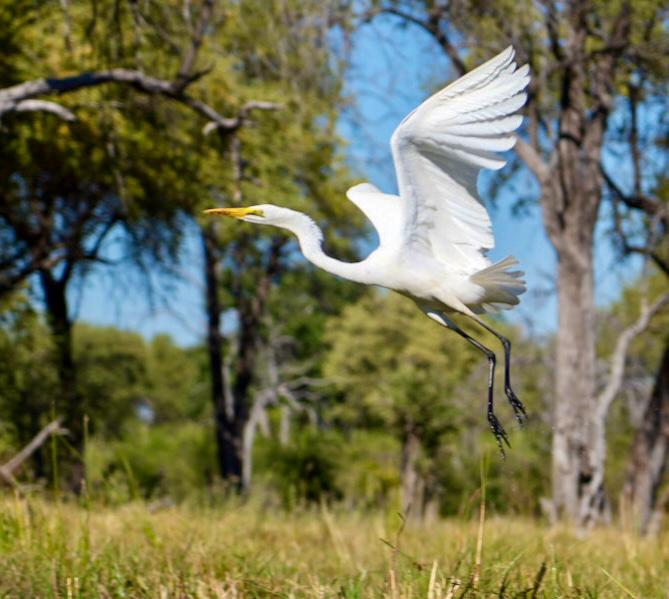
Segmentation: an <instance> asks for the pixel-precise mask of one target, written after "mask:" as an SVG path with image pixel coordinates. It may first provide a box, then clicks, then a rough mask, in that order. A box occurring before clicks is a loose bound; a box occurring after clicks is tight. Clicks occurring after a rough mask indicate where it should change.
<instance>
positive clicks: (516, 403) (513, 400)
mask: <svg viewBox="0 0 669 599" xmlns="http://www.w3.org/2000/svg"><path fill="white" fill-rule="evenodd" d="M504 392H505V393H506V397H507V398H508V400H509V403H510V404H511V407H512V408H513V413H514V414H515V416H516V420H517V421H518V423H519V424H520V426H525V423H526V422H527V411H526V410H525V406H524V405H523V402H522V401H520V400H519V399H518V397H517V396H516V394H515V393H514V392H513V389H512V388H511V387H507V388H506V389H504Z"/></svg>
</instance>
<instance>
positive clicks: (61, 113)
mask: <svg viewBox="0 0 669 599" xmlns="http://www.w3.org/2000/svg"><path fill="white" fill-rule="evenodd" d="M13 110H15V111H16V112H50V113H52V114H55V115H56V116H58V117H60V118H61V119H63V120H64V121H70V122H72V121H76V120H77V117H75V116H74V114H73V113H72V112H70V111H69V110H68V109H67V108H65V107H64V106H61V105H60V104H56V103H55V102H47V101H46V100H23V101H22V102H18V103H17V104H14V106H13ZM2 112H5V111H4V110H3V109H2V107H0V114H2Z"/></svg>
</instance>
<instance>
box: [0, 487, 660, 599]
mask: <svg viewBox="0 0 669 599" xmlns="http://www.w3.org/2000/svg"><path fill="white" fill-rule="evenodd" d="M480 539H482V541H481V546H480V550H478V551H477V543H478V542H479V540H480ZM0 596H2V597H21V598H23V597H67V598H80V597H158V598H161V599H163V598H168V597H169V598H171V597H198V598H204V597H343V598H357V597H382V596H386V597H392V598H394V599H399V598H408V597H416V598H417V597H424V598H426V599H428V598H429V599H441V598H446V597H449V598H453V599H454V598H456V597H527V598H531V597H551V598H554V597H593V598H594V597H602V598H603V597H611V598H619V597H638V598H644V599H646V598H662V597H669V537H668V536H667V535H666V534H665V536H663V537H661V538H659V539H653V540H641V539H638V538H636V537H634V536H632V535H630V534H627V533H625V532H622V531H619V530H615V529H607V530H599V531H593V532H591V533H590V534H588V535H587V536H585V537H582V538H581V537H579V536H577V535H576V534H575V533H573V532H571V531H570V530H568V529H566V528H549V527H546V526H543V525H541V524H538V523H536V522H533V521H530V520H524V519H512V518H497V517H492V518H490V519H487V520H486V522H485V535H484V536H481V528H480V524H479V521H478V519H472V520H471V521H461V520H439V521H434V522H429V523H422V524H421V523H415V522H411V521H409V522H401V520H400V518H399V517H398V516H397V515H396V514H382V513H362V512H355V513H346V512H339V511H332V512H331V511H329V510H328V509H327V508H325V507H321V508H320V509H314V510H312V511H307V510H303V511H299V510H298V511H293V512H290V513H287V512H280V511H277V510H276V509H274V508H272V509H269V508H263V506H261V505H252V504H246V505H241V504H234V503H230V504H227V505H224V506H218V507H188V506H179V507H177V506H172V507H169V506H168V507H160V506H151V505H147V504H144V503H133V504H128V505H125V506H121V507H115V508H109V507H97V506H95V505H90V506H88V507H85V506H84V507H81V506H78V505H75V504H73V503H66V502H60V503H48V502H46V501H43V500H40V499H21V498H18V497H11V496H8V497H5V498H3V499H0Z"/></svg>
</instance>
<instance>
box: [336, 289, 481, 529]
mask: <svg viewBox="0 0 669 599" xmlns="http://www.w3.org/2000/svg"><path fill="white" fill-rule="evenodd" d="M328 337H329V343H330V344H331V346H332V349H331V350H330V352H329V354H328V356H327V359H326V363H325V375H326V377H328V378H329V379H330V380H331V381H333V382H335V384H336V385H337V387H338V388H340V389H341V390H342V391H343V392H344V393H345V394H346V395H345V397H346V400H345V401H344V402H343V403H342V406H341V409H340V410H339V412H340V416H339V418H340V419H342V420H343V421H344V422H346V421H348V422H354V423H358V425H361V424H362V425H363V426H368V427H369V426H371V427H380V428H385V429H389V430H392V431H393V434H394V435H395V436H396V437H397V438H398V439H399V440H400V443H401V448H402V449H401V459H400V464H401V465H400V470H401V480H402V498H403V499H402V506H403V511H404V512H405V513H411V514H413V515H414V516H421V515H422V514H423V513H424V511H425V510H426V509H428V508H429V507H430V503H432V504H433V505H434V504H436V503H437V498H438V495H439V493H440V489H439V486H438V484H437V483H438V480H437V475H436V472H437V471H436V467H437V465H438V463H439V461H440V460H442V459H444V455H446V454H447V453H448V451H449V446H450V445H451V444H452V443H453V438H454V432H455V431H457V430H458V429H459V428H461V427H462V426H463V420H462V419H463V414H462V413H461V412H460V411H459V410H457V409H456V406H459V405H461V403H460V402H456V400H455V396H456V395H457V394H459V393H460V392H461V388H462V386H463V383H464V382H465V381H466V380H467V379H468V374H469V373H471V372H472V370H474V369H475V365H476V364H477V363H480V355H479V354H478V352H477V351H476V350H475V349H472V348H470V347H469V346H467V345H465V346H464V347H463V346H459V345H457V344H456V343H455V342H453V338H452V337H451V336H449V335H447V334H444V331H443V330H441V329H440V328H439V327H437V326H435V325H434V323H433V322H432V321H431V320H429V319H427V318H425V316H424V315H423V314H420V313H418V312H416V310H415V306H414V305H413V304H412V303H411V302H409V301H407V300H406V299H405V298H402V297H400V296H399V295H396V294H391V295H388V296H382V295H380V294H376V295H370V296H366V297H363V298H362V299H361V300H360V301H359V302H357V303H356V304H353V305H351V306H348V307H347V308H345V309H344V310H343V312H342V314H341V316H340V317H338V318H335V319H332V320H331V321H330V323H329V325H328Z"/></svg>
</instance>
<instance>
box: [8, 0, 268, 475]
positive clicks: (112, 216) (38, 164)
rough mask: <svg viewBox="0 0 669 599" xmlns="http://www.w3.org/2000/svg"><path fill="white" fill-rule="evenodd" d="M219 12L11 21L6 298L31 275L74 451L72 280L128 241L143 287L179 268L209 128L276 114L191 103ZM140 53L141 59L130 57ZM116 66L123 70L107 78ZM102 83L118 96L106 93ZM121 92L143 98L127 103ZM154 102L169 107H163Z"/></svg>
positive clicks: (122, 9)
mask: <svg viewBox="0 0 669 599" xmlns="http://www.w3.org/2000/svg"><path fill="white" fill-rule="evenodd" d="M5 4H6V3H5ZM214 5H215V2H204V3H203V4H202V5H201V6H200V7H199V10H198V11H197V12H196V11H194V9H193V8H192V7H189V8H188V10H187V11H182V10H181V7H180V6H177V5H176V4H174V5H172V6H169V7H164V6H162V3H152V2H150V3H145V4H144V5H142V6H141V7H140V6H138V5H135V4H134V3H121V4H118V3H114V4H113V5H112V3H102V4H99V5H98V4H96V5H95V6H94V7H91V6H89V5H88V4H86V3H76V4H72V5H70V4H69V3H67V4H62V3H61V4H57V3H48V4H46V5H44V6H42V7H40V8H39V9H36V8H34V7H32V6H30V7H28V8H29V9H30V10H34V11H35V13H34V14H32V13H31V18H30V19H27V20H23V19H16V21H15V22H11V26H10V28H9V31H10V33H9V34H7V36H6V37H7V38H8V41H9V42H11V43H10V44H8V47H9V49H10V50H13V51H14V54H10V55H9V56H8V57H7V63H8V64H9V65H10V66H11V68H5V71H4V72H3V73H2V74H3V75H5V76H6V77H7V78H6V79H3V80H0V86H5V87H4V89H0V113H1V114H2V115H5V119H4V120H3V125H4V130H3V132H2V133H3V136H4V137H6V138H7V140H8V142H7V143H3V145H2V150H1V151H2V171H1V173H2V179H3V181H4V182H5V185H3V194H4V197H3V202H2V208H0V225H1V226H0V241H2V246H1V247H0V291H3V290H4V291H7V290H11V289H13V288H14V287H15V286H16V285H17V284H19V283H21V282H22V281H24V280H25V279H26V278H27V277H30V276H32V275H36V276H37V278H38V281H39V287H40V288H41V291H42V297H43V299H44V303H45V306H46V309H47V313H48V323H49V326H50V329H51V332H52V335H53V338H54V340H55V346H56V349H57V356H58V358H57V362H58V375H59V386H60V397H59V400H58V404H59V409H62V411H63V413H64V415H65V418H66V426H67V427H68V429H69V430H70V432H71V437H72V442H73V445H74V447H75V449H78V450H80V449H81V443H82V435H83V429H82V426H83V425H82V422H83V410H82V406H83V401H82V397H81V396H80V395H79V393H78V391H77V389H78V385H77V381H76V364H75V362H74V360H73V357H72V320H71V318H72V317H71V314H70V310H69V307H68V289H69V287H70V284H71V282H72V281H73V280H74V279H75V278H77V277H79V278H81V277H83V276H85V274H86V273H87V272H88V271H89V270H90V268H91V266H92V265H95V264H97V265H101V264H108V263H110V262H112V261H113V260H115V258H112V257H111V256H110V253H109V247H110V245H111V244H110V240H113V241H115V242H118V241H119V240H121V241H123V242H124V245H125V247H124V250H125V251H124V253H125V256H123V258H126V257H127V258H130V259H131V260H132V261H133V262H134V264H135V265H136V266H137V267H138V268H139V270H140V272H141V273H142V274H143V275H144V280H145V281H147V282H149V281H150V280H151V275H152V271H155V270H156V266H159V265H166V264H169V263H170V262H172V261H174V259H175V255H176V249H177V247H178V242H179V237H180V232H181V230H182V229H183V226H182V220H180V217H181V215H182V214H183V211H184V210H188V209H189V207H191V206H192V199H191V198H193V197H197V196H198V195H202V194H203V193H204V187H201V186H199V185H198V176H197V175H198V173H197V171H196V169H195V166H196V165H197V164H199V163H198V162H197V161H196V160H195V159H194V157H193V153H192V148H193V147H195V144H196V142H195V140H197V139H198V138H201V137H202V135H203V134H202V132H201V129H202V125H203V124H204V123H206V124H207V130H208V131H212V130H214V131H218V132H219V134H220V135H222V136H227V135H228V134H229V133H230V132H232V131H235V130H236V129H238V128H239V127H240V126H241V124H242V122H243V120H244V119H245V118H246V116H247V114H248V112H249V111H250V110H252V109H254V108H268V107H272V108H273V107H274V106H267V105H265V104H262V103H258V102H252V101H251V102H248V103H246V104H243V105H242V106H236V107H235V109H236V114H237V116H236V117H234V118H225V117H223V116H222V115H221V113H220V112H218V111H217V110H215V109H214V108H212V107H211V105H210V104H207V103H205V102H203V101H202V100H201V99H199V98H197V97H194V96H192V95H190V94H189V93H187V88H189V87H190V86H191V85H192V84H194V83H195V82H196V81H198V80H199V79H201V78H202V77H203V76H204V75H205V74H207V71H206V70H205V71H197V72H196V71H195V70H194V69H195V62H196V58H197V53H198V49H199V46H200V45H201V43H202V38H203V36H204V33H205V30H206V29H207V28H208V27H209V26H210V25H212V23H214V21H213V17H214ZM0 15H2V16H3V17H4V16H7V17H8V18H11V17H12V15H13V9H12V8H11V7H9V6H5V5H4V4H3V5H2V10H1V11H0ZM156 17H160V18H159V19H157V18H156ZM217 18H218V17H217ZM53 20H55V21H57V22H58V21H60V22H62V23H63V24H64V28H65V30H66V31H67V35H65V36H64V37H61V36H60V35H59V34H57V33H54V32H53V30H52V28H51V23H52V21H53ZM160 20H162V21H164V22H160ZM15 23H18V25H16V24H15ZM155 23H160V24H155ZM138 28H139V29H138ZM139 30H141V33H142V35H141V36H139V37H138V36H137V35H135V34H137V33H138V31H139ZM165 30H168V31H169V35H168V36H167V40H166V39H164V37H163V36H164V33H165ZM36 37H39V38H40V40H42V41H43V42H45V43H42V44H40V45H39V48H40V50H39V51H41V52H42V56H41V59H42V60H37V58H39V57H38V56H37V55H36V54H34V55H33V60H32V61H31V62H27V61H25V60H24V59H23V54H22V52H23V48H24V47H25V46H26V45H27V44H30V43H31V40H34V39H35V38H36ZM131 40H134V41H131ZM132 44H135V46H134V53H129V52H128V48H129V46H130V45H132ZM73 64H74V65H76V66H77V67H78V68H79V69H81V72H80V73H78V74H76V75H73V76H65V77H52V78H35V79H32V78H31V77H34V76H35V75H36V73H35V72H34V70H35V66H36V65H39V66H38V68H41V69H42V71H41V72H39V71H38V73H37V75H41V74H43V73H44V71H48V70H51V72H56V73H61V72H62V71H63V70H67V69H71V67H72V65H73ZM110 64H114V65H115V66H114V67H113V68H107V67H108V66H109V65H110ZM126 67H131V68H126ZM147 72H152V73H160V72H169V73H171V77H170V78H168V79H165V78H160V77H155V76H153V75H147V74H146V73H147ZM107 83H116V84H118V85H120V86H121V87H120V88H117V89H108V88H103V87H101V86H103V84H107ZM123 87H127V88H131V89H133V90H135V91H137V92H139V94H134V95H129V94H127V93H126V92H125V91H124V90H123ZM90 88H94V89H90ZM81 90H83V91H81ZM74 91H80V93H81V96H79V97H78V101H82V100H84V103H83V107H82V106H77V110H76V111H75V110H73V107H71V106H67V103H66V102H65V101H61V102H59V103H57V104H56V103H54V102H52V101H50V100H49V101H44V100H38V99H37V98H40V97H42V96H45V95H50V94H54V93H61V94H63V93H67V92H74ZM140 96H141V97H140ZM155 96H162V97H164V98H166V99H169V100H171V103H164V104H160V105H159V104H158V103H156V102H155V101H154V100H153V99H154V97H155ZM70 101H73V100H72V99H71V98H70ZM227 105H229V102H226V106H227ZM178 107H181V109H180V108H178ZM35 110H36V111H37V113H38V114H36V115H28V117H27V118H26V117H25V116H23V115H20V114H19V113H21V112H24V111H29V112H32V111H35ZM75 113H76V114H75ZM53 114H55V115H56V116H57V117H61V118H62V119H64V120H65V121H66V122H70V123H71V124H63V123H61V122H59V121H58V120H57V119H54V117H53ZM7 115H9V117H7ZM10 117H11V118H10ZM75 117H76V118H75ZM193 117H195V118H193ZM200 119H206V121H205V120H200ZM112 253H113V252H112ZM82 468H83V466H82V462H81V461H80V460H79V461H77V460H75V461H74V462H73V463H72V464H71V475H70V476H69V480H70V486H71V487H72V488H78V486H79V481H80V480H81V478H82V476H83V470H82Z"/></svg>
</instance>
